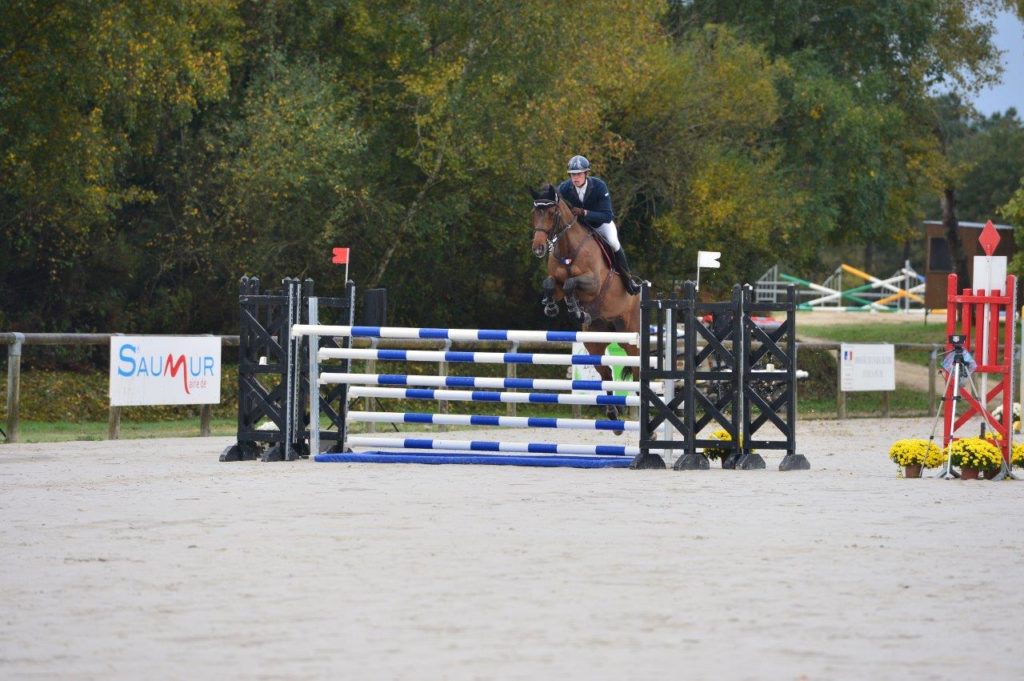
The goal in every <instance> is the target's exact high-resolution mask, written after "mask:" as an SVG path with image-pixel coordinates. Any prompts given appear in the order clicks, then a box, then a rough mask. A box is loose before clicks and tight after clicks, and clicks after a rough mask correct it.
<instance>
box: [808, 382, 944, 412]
mask: <svg viewBox="0 0 1024 681" xmlns="http://www.w3.org/2000/svg"><path fill="white" fill-rule="evenodd" d="M798 407H799V409H800V418H804V419H834V418H836V415H837V414H836V409H837V407H836V399H835V397H829V398H825V399H822V398H805V397H800V398H799V402H798ZM881 414H882V393H846V415H847V416H848V417H854V418H856V417H871V418H877V417H879V416H881ZM929 415H931V414H930V412H929V409H928V393H925V392H918V391H916V390H909V389H907V388H896V391H895V392H892V393H889V416H929Z"/></svg>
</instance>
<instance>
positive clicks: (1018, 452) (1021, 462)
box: [1010, 442, 1024, 468]
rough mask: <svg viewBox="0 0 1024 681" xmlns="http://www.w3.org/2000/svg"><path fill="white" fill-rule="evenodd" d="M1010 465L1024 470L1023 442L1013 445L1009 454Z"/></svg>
mask: <svg viewBox="0 0 1024 681" xmlns="http://www.w3.org/2000/svg"><path fill="white" fill-rule="evenodd" d="M1010 465H1011V466H1016V467H1017V468H1024V442H1021V443H1018V444H1015V445H1014V446H1013V450H1011V452H1010Z"/></svg>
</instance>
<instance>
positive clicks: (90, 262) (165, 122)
mask: <svg viewBox="0 0 1024 681" xmlns="http://www.w3.org/2000/svg"><path fill="white" fill-rule="evenodd" d="M234 25H235V24H234V21H233V15H232V13H231V3H230V2H229V0H213V1H210V2H207V1H204V2H198V1H196V0H186V1H184V2H175V3H168V2H163V1H161V0H140V1H139V2H132V3H127V4H126V3H121V2H113V1H109V0H108V1H103V0H97V1H91V2H87V1H85V0H68V1H65V2H58V1H56V0H50V1H47V0H11V1H10V2H5V3H3V4H2V5H0V239H2V243H3V244H4V247H3V249H4V251H5V254H4V258H2V259H0V297H2V298H3V300H4V301H5V305H4V309H5V314H8V315H10V319H12V320H17V322H18V325H19V326H21V325H24V326H27V327H28V328H32V329H34V330H43V329H60V330H68V329H79V330H87V329H88V328H94V327H95V326H96V325H97V324H99V323H101V322H102V320H104V319H105V320H107V323H109V321H110V320H112V319H115V318H116V317H117V315H118V311H119V309H120V307H121V302H122V301H121V300H120V296H119V294H118V284H117V283H116V282H117V280H118V279H121V278H122V277H128V276H132V275H133V274H134V273H130V272H129V271H128V270H126V268H125V267H124V263H125V260H126V259H130V258H131V254H128V253H126V252H125V251H124V249H123V244H122V243H121V242H120V240H119V238H118V235H117V233H116V230H115V218H116V215H117V212H118V211H119V210H120V209H121V208H122V207H124V206H127V205H130V204H133V203H138V202H153V201H156V200H157V199H158V197H157V196H156V195H155V194H154V193H153V192H152V191H150V190H149V189H148V188H147V187H145V186H141V185H138V184H135V183H132V182H131V181H130V180H128V179H127V176H128V175H129V174H130V169H129V168H130V166H131V165H132V164H133V163H134V162H135V161H136V159H144V158H147V157H152V156H153V155H154V153H156V151H157V143H158V140H159V138H160V137H161V135H162V134H163V132H164V131H165V130H167V129H168V128H176V127H179V126H181V125H183V124H186V123H187V122H188V121H189V120H190V119H191V117H192V116H193V115H194V114H195V112H196V110H197V109H198V107H199V106H200V105H201V104H202V103H203V102H205V101H212V100H216V99H218V98H221V97H224V96H225V94H226V92H227V60H228V58H229V55H230V53H231V51H232V50H233V43H232V40H231V38H232V35H233V28H234ZM67 293H71V295H65V294H67ZM0 321H5V320H2V319H0ZM108 328H109V327H108Z"/></svg>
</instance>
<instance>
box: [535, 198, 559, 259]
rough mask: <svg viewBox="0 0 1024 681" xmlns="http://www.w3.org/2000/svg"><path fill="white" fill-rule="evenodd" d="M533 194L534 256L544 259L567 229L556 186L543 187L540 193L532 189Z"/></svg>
mask: <svg viewBox="0 0 1024 681" xmlns="http://www.w3.org/2000/svg"><path fill="white" fill-rule="evenodd" d="M530 193H531V194H533V244H532V245H531V247H532V249H533V254H534V255H535V256H537V257H538V258H543V257H544V256H545V255H547V254H548V252H549V251H550V250H551V249H552V248H553V247H554V245H555V241H556V240H557V239H558V235H559V234H561V233H562V231H563V230H565V228H566V224H565V219H564V218H563V217H562V214H561V210H560V209H561V208H562V206H560V205H559V204H560V203H561V197H560V196H559V195H558V190H557V189H555V187H554V185H550V184H544V185H541V188H540V191H539V192H538V191H535V190H533V189H530Z"/></svg>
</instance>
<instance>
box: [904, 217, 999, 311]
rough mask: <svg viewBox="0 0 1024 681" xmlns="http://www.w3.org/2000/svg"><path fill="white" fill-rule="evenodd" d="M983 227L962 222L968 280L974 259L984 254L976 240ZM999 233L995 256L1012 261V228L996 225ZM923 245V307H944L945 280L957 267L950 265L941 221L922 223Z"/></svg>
mask: <svg viewBox="0 0 1024 681" xmlns="http://www.w3.org/2000/svg"><path fill="white" fill-rule="evenodd" d="M984 227H985V223H983V222H961V223H960V240H961V241H962V242H963V245H964V254H965V255H966V256H967V274H968V277H973V276H974V256H976V255H984V254H985V252H984V251H983V250H982V249H981V244H979V243H978V237H979V236H981V230H982V229H983V228H984ZM995 228H996V229H997V230H998V231H999V245H998V246H996V252H995V253H994V255H1005V256H1006V257H1007V258H1012V257H1013V254H1014V252H1015V251H1016V248H1015V246H1014V243H1013V226H1012V225H995ZM924 233H925V244H926V248H927V259H926V260H925V271H924V276H925V296H924V298H925V306H926V307H928V308H929V309H933V310H934V309H939V308H943V309H944V308H945V307H946V278H947V276H948V275H949V273H950V272H953V271H954V270H955V269H956V268H955V267H954V265H953V254H952V253H950V250H949V243H948V242H947V241H946V230H945V228H944V227H943V225H942V221H941V220H925V221H924ZM970 285H971V284H970V282H961V284H960V288H968V287H970Z"/></svg>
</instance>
